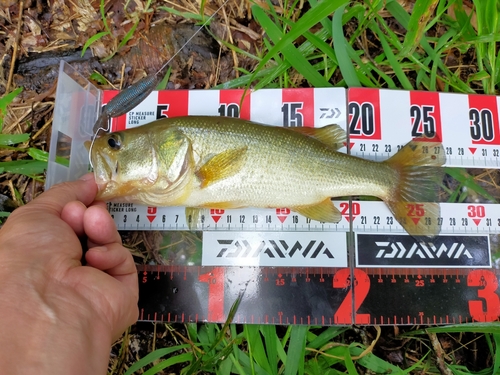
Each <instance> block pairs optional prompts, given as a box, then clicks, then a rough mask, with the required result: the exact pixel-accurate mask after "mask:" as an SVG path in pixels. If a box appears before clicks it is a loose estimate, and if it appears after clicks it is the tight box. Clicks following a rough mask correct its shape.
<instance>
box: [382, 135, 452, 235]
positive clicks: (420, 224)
mask: <svg viewBox="0 0 500 375" xmlns="http://www.w3.org/2000/svg"><path fill="white" fill-rule="evenodd" d="M445 161H446V157H445V154H444V149H443V146H442V145H441V143H437V142H421V141H411V142H409V143H408V144H407V145H406V146H404V147H403V148H402V149H401V150H400V151H399V152H398V153H397V154H396V155H394V156H393V157H391V158H390V159H389V160H387V161H386V162H385V163H386V164H388V165H390V166H391V168H393V169H394V170H396V171H397V172H398V174H399V183H398V185H397V186H396V187H395V188H394V190H393V191H392V193H391V194H390V196H389V198H388V200H387V201H386V204H387V205H388V206H389V209H390V210H391V212H392V214H393V215H394V217H395V219H396V220H397V221H398V222H399V223H400V224H401V225H402V226H403V228H404V229H405V230H406V231H407V232H408V233H409V234H410V235H412V236H428V237H434V236H436V235H437V234H438V233H439V232H440V230H441V223H440V222H439V220H438V218H439V216H440V208H439V204H438V203H431V202H436V201H437V194H438V183H439V182H441V181H442V179H443V175H444V172H443V168H439V167H441V166H442V165H443V164H444V163H445Z"/></svg>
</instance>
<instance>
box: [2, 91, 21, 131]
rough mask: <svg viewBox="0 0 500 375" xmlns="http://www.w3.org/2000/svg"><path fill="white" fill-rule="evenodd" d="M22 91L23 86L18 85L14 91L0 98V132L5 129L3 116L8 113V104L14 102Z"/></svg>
mask: <svg viewBox="0 0 500 375" xmlns="http://www.w3.org/2000/svg"><path fill="white" fill-rule="evenodd" d="M21 91H23V88H22V87H18V88H17V89H15V90H14V91H11V92H9V93H8V94H6V95H4V96H2V97H1V98H0V132H1V131H2V129H3V118H4V116H5V115H6V114H7V106H8V105H9V104H10V103H12V101H13V100H14V98H15V97H16V96H18V95H19V94H20V93H21Z"/></svg>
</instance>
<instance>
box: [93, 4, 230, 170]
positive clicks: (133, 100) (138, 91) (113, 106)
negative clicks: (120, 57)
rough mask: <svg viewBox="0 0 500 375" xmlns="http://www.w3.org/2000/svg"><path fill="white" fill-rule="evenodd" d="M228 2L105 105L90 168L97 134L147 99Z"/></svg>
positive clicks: (100, 118)
mask: <svg viewBox="0 0 500 375" xmlns="http://www.w3.org/2000/svg"><path fill="white" fill-rule="evenodd" d="M228 1H229V0H225V1H224V3H222V5H221V6H220V7H219V8H218V9H217V10H216V11H215V12H214V13H213V14H212V15H211V16H210V17H209V18H208V19H207V20H206V21H205V22H204V23H203V24H202V25H201V26H200V28H199V29H198V30H196V32H195V33H194V34H193V35H191V37H190V38H189V39H188V40H187V41H186V43H184V44H183V45H182V46H181V48H179V49H178V50H177V51H176V52H175V53H174V54H173V55H172V57H170V59H169V60H168V61H167V62H166V63H165V64H163V66H162V67H161V68H160V69H159V70H158V71H157V72H156V73H155V74H152V75H149V76H147V77H144V78H142V79H140V80H139V81H137V82H136V83H134V84H132V85H130V86H129V87H127V88H126V89H124V90H122V91H120V93H119V94H118V95H116V96H115V97H114V98H113V99H111V100H110V101H109V103H108V104H106V105H105V106H104V107H103V109H102V112H101V114H100V115H99V117H98V118H97V121H96V123H95V124H94V128H93V131H94V137H92V142H91V143H90V148H89V161H90V166H91V167H92V168H93V167H94V166H93V165H92V159H91V157H90V155H91V154H92V147H93V145H94V142H95V139H96V138H97V136H98V134H99V132H100V131H101V130H102V131H104V132H108V131H109V128H110V126H109V120H110V119H111V118H115V117H119V116H121V115H124V114H125V113H127V112H129V111H130V110H132V109H133V108H135V107H136V106H137V105H139V104H140V103H141V102H142V101H143V100H144V99H146V98H147V96H148V95H149V94H151V92H153V90H154V89H155V88H156V87H157V86H158V84H159V83H160V82H161V80H162V79H163V77H164V76H165V74H166V72H167V67H168V66H169V64H170V62H171V61H172V60H173V59H174V58H175V57H176V56H177V55H178V54H179V53H180V52H181V51H182V50H183V49H184V47H186V46H187V45H188V44H189V43H190V42H191V40H192V39H193V38H194V37H195V36H196V35H197V34H198V33H199V32H200V31H201V30H202V29H203V28H204V27H205V26H206V25H207V24H208V23H209V22H210V20H211V19H212V18H213V17H214V16H215V15H216V14H217V13H219V11H220V10H221V9H222V8H223V7H224V5H226V3H227V2H228Z"/></svg>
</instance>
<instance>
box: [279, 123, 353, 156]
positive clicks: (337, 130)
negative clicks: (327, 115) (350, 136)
mask: <svg viewBox="0 0 500 375" xmlns="http://www.w3.org/2000/svg"><path fill="white" fill-rule="evenodd" d="M288 129H290V130H293V131H294V132H297V133H301V134H304V135H307V136H309V137H312V138H316V139H317V140H318V141H320V142H322V143H324V144H326V145H327V146H329V147H332V148H333V149H334V150H338V149H340V148H342V147H343V146H345V144H344V143H345V142H346V141H347V136H346V133H345V130H344V129H342V128H341V127H340V126H338V125H335V124H334V125H327V126H324V127H322V128H308V127H296V128H288Z"/></svg>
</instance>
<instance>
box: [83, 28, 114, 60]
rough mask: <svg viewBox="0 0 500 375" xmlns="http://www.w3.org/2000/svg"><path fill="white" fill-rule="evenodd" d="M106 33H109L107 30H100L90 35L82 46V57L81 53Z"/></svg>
mask: <svg viewBox="0 0 500 375" xmlns="http://www.w3.org/2000/svg"><path fill="white" fill-rule="evenodd" d="M106 35H109V32H108V31H101V32H100V33H97V34H95V35H93V36H91V37H90V38H89V39H88V40H87V41H86V42H85V44H84V45H83V48H82V57H83V55H84V54H85V51H86V50H87V48H89V47H90V45H91V44H92V43H94V42H96V41H98V40H99V39H101V38H102V37H104V36H106Z"/></svg>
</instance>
